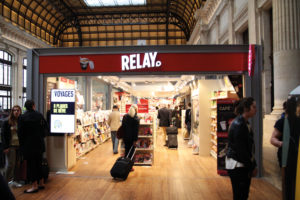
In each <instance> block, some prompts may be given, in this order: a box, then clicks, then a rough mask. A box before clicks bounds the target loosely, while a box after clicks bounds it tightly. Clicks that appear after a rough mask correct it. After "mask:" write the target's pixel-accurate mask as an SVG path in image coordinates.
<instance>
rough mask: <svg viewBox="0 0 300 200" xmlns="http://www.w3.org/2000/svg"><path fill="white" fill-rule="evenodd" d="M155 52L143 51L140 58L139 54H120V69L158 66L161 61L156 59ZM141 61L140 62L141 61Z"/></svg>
mask: <svg viewBox="0 0 300 200" xmlns="http://www.w3.org/2000/svg"><path fill="white" fill-rule="evenodd" d="M156 56H157V52H149V53H144V59H143V61H142V60H141V54H139V53H138V54H131V55H129V56H121V62H122V71H128V70H135V69H144V68H146V67H147V68H152V67H160V66H161V61H158V60H156ZM141 61H142V62H141Z"/></svg>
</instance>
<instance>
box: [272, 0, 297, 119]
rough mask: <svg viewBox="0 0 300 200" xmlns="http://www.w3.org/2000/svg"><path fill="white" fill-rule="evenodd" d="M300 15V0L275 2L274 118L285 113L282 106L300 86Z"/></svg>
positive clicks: (276, 0) (275, 0) (277, 0)
mask: <svg viewBox="0 0 300 200" xmlns="http://www.w3.org/2000/svg"><path fill="white" fill-rule="evenodd" d="M299 13H300V2H299V0H274V1H273V33H274V39H273V41H274V42H273V43H274V96H275V102H274V107H273V113H272V114H275V115H277V114H280V113H281V112H282V103H283V102H284V101H285V100H286V99H287V97H288V94H289V93H290V92H291V90H293V89H294V88H295V87H296V86H298V85H299V84H300V32H299V30H300V24H299V22H300V15H299Z"/></svg>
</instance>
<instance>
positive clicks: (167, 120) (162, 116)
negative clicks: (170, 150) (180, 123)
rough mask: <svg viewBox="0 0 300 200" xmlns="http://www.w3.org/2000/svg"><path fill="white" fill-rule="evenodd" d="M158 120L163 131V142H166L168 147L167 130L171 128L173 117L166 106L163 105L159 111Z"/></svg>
mask: <svg viewBox="0 0 300 200" xmlns="http://www.w3.org/2000/svg"><path fill="white" fill-rule="evenodd" d="M157 118H158V119H159V126H160V127H161V128H162V131H163V140H164V141H165V145H164V146H168V142H167V138H166V137H167V131H166V128H167V127H169V126H170V124H171V121H172V119H171V118H172V117H171V112H170V110H169V109H168V108H167V107H166V104H163V105H162V108H161V109H159V110H158V115H157Z"/></svg>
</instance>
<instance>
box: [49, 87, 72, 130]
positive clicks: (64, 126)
mask: <svg viewBox="0 0 300 200" xmlns="http://www.w3.org/2000/svg"><path fill="white" fill-rule="evenodd" d="M50 114H51V117H50V120H51V123H50V124H51V125H50V131H51V133H62V134H64V133H74V132H75V90H70V89H66V90H63V89H52V90H51V102H50Z"/></svg>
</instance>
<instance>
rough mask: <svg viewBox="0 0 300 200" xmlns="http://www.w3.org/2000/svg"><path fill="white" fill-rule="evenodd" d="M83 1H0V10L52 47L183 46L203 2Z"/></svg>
mask: <svg viewBox="0 0 300 200" xmlns="http://www.w3.org/2000/svg"><path fill="white" fill-rule="evenodd" d="M86 1H87V0H4V1H3V0H1V1H0V12H1V15H2V16H3V17H4V18H5V19H6V20H7V21H10V22H11V23H12V24H14V25H16V26H18V27H19V28H21V29H23V30H25V31H27V32H29V33H31V34H33V35H34V36H35V37H37V38H40V39H41V40H43V41H45V42H47V43H48V44H50V45H52V46H54V47H76V46H134V45H138V44H146V45H183V44H186V42H187V41H188V39H189V38H190V35H191V33H192V31H193V29H194V26H195V23H196V22H195V18H194V14H195V12H196V10H197V9H199V8H200V7H202V6H204V4H205V1H204V0H145V3H146V4H145V5H133V4H132V2H133V0H128V1H129V2H130V5H129V6H118V4H117V3H116V4H115V5H114V6H103V3H102V5H101V6H89V5H88V4H87V3H86ZM94 1H99V2H102V1H103V0H102V1H100V0H94ZM111 1H112V2H117V0H111ZM103 2H104V1H103ZM106 2H107V0H106Z"/></svg>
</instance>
